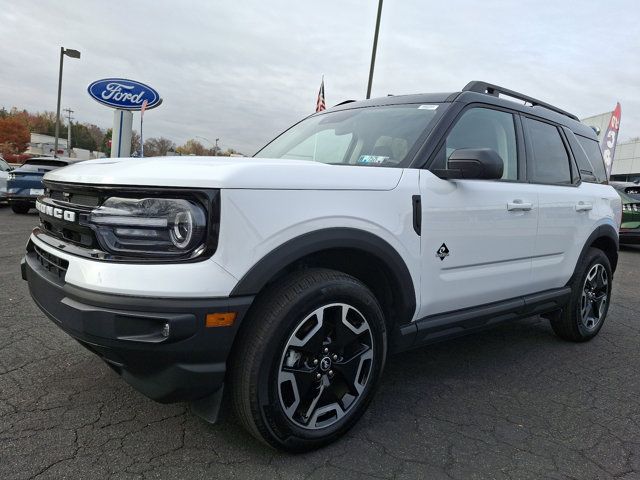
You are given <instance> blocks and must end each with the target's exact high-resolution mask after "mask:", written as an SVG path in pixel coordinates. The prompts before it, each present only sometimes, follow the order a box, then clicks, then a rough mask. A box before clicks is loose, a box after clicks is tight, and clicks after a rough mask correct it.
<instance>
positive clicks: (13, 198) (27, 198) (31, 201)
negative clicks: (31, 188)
mask: <svg viewBox="0 0 640 480" xmlns="http://www.w3.org/2000/svg"><path fill="white" fill-rule="evenodd" d="M37 198H38V197H37V196H31V195H16V194H13V193H6V195H5V196H4V199H5V200H6V201H7V202H9V203H20V204H24V205H31V207H35V205H36V199H37Z"/></svg>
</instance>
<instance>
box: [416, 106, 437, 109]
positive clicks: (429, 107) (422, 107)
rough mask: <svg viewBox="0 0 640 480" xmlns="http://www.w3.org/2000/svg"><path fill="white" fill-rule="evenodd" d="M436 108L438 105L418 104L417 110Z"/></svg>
mask: <svg viewBox="0 0 640 480" xmlns="http://www.w3.org/2000/svg"><path fill="white" fill-rule="evenodd" d="M436 108H438V105H420V106H419V107H418V110H435V109H436Z"/></svg>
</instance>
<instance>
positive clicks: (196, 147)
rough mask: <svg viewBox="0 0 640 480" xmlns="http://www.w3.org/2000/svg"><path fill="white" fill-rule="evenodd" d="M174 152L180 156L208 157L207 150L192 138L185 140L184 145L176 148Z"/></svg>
mask: <svg viewBox="0 0 640 480" xmlns="http://www.w3.org/2000/svg"><path fill="white" fill-rule="evenodd" d="M176 152H178V153H179V154H180V155H209V154H210V153H209V150H208V149H207V148H205V146H204V145H202V144H201V143H200V142H199V141H198V140H196V139H194V138H192V139H191V140H187V142H186V143H185V144H184V145H181V146H179V147H178V148H176Z"/></svg>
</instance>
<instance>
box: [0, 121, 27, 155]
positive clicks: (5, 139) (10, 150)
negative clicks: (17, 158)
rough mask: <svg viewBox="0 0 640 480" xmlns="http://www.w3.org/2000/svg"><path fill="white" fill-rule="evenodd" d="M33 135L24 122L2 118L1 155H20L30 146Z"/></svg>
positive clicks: (0, 126) (0, 124) (0, 129)
mask: <svg viewBox="0 0 640 480" xmlns="http://www.w3.org/2000/svg"><path fill="white" fill-rule="evenodd" d="M30 140H31V135H30V134H29V128H28V127H27V126H26V125H25V123H24V121H22V120H21V119H18V118H14V117H13V116H8V117H5V118H0V153H3V154H18V153H22V152H24V151H25V150H26V149H27V147H28V146H29V141H30Z"/></svg>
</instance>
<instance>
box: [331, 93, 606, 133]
mask: <svg viewBox="0 0 640 480" xmlns="http://www.w3.org/2000/svg"><path fill="white" fill-rule="evenodd" d="M500 94H502V95H506V96H507V97H510V98H512V99H516V100H520V101H522V102H523V103H519V102H517V101H513V100H512V99H509V98H504V97H500V96H499V95H500ZM448 102H461V103H473V102H480V103H488V104H491V105H497V106H502V107H507V108H510V109H512V110H517V111H519V112H522V113H525V114H528V115H533V116H536V117H539V118H542V119H546V120H549V121H551V122H554V123H557V124H560V125H564V126H565V127H567V128H569V129H571V130H572V131H573V132H574V133H576V134H579V135H582V136H584V137H587V138H591V139H593V140H597V135H596V134H595V132H594V131H593V129H592V128H591V127H589V126H587V125H585V124H584V123H581V122H580V120H579V119H578V117H576V116H575V115H573V114H571V113H569V112H567V111H565V110H562V109H560V108H558V107H555V106H553V105H550V104H548V103H546V102H543V101H541V100H537V99H535V98H533V97H529V96H528V95H524V94H521V93H518V92H516V91H514V90H509V89H506V88H503V87H499V86H497V85H493V84H490V83H487V82H481V81H473V82H469V83H468V84H467V85H466V86H465V87H464V88H463V89H462V90H461V91H459V92H448V93H418V94H411V95H389V96H387V97H380V98H371V99H368V100H359V101H346V102H342V103H339V104H338V105H336V106H334V107H332V108H331V109H330V110H333V111H335V110H346V109H349V108H359V107H373V106H383V105H401V104H410V103H448Z"/></svg>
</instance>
